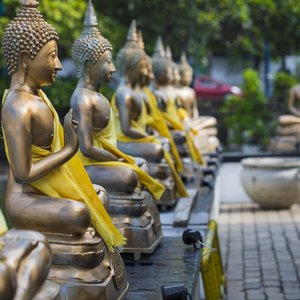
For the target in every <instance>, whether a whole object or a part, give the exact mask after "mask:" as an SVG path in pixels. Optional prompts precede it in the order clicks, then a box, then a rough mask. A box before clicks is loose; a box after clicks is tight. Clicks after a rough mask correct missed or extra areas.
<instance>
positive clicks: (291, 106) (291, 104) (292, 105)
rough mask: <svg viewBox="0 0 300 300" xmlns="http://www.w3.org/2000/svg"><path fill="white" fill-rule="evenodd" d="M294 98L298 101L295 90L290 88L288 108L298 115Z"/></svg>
mask: <svg viewBox="0 0 300 300" xmlns="http://www.w3.org/2000/svg"><path fill="white" fill-rule="evenodd" d="M299 90H300V87H299ZM296 100H298V101H300V99H298V98H297V92H296V90H295V89H293V88H292V89H291V90H290V92H289V100H288V108H289V110H290V112H291V113H292V114H294V115H295V116H297V117H300V111H299V110H298V109H297V108H296V106H295V101H296Z"/></svg>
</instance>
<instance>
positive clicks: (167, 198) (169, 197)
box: [148, 161, 177, 209]
mask: <svg viewBox="0 0 300 300" xmlns="http://www.w3.org/2000/svg"><path fill="white" fill-rule="evenodd" d="M148 165H149V173H150V175H151V176H152V177H154V178H157V179H158V180H159V182H160V183H161V184H162V185H163V186H164V187H165V188H166V190H165V192H164V194H163V195H162V197H161V199H160V200H159V201H157V202H156V204H157V205H158V206H159V207H161V208H163V209H164V208H167V207H171V208H172V207H174V205H176V203H177V199H176V195H175V182H174V179H173V176H172V172H171V169H170V167H169V165H168V164H167V163H166V162H164V161H162V162H161V163H158V164H155V163H148Z"/></svg>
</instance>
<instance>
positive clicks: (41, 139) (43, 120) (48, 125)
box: [31, 100, 54, 147]
mask: <svg viewBox="0 0 300 300" xmlns="http://www.w3.org/2000/svg"><path fill="white" fill-rule="evenodd" d="M31 111H32V121H31V132H32V143H33V144H34V145H36V146H39V147H48V146H50V145H51V143H52V139H53V135H54V119H53V114H52V112H51V110H50V108H49V107H48V105H47V104H46V103H44V102H41V101H38V100H37V101H35V103H34V106H33V108H32V110H31Z"/></svg>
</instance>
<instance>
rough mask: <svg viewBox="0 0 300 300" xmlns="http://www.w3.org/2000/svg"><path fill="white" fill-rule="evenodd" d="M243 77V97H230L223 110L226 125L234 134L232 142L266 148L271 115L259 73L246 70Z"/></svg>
mask: <svg viewBox="0 0 300 300" xmlns="http://www.w3.org/2000/svg"><path fill="white" fill-rule="evenodd" d="M243 76H244V83H243V86H242V89H243V93H244V95H243V97H238V96H230V97H229V98H228V99H227V100H226V101H225V103H224V105H223V107H222V108H221V112H222V113H223V114H224V124H225V125H226V126H227V127H228V129H230V130H231V132H232V141H231V142H233V143H235V144H238V145H242V144H247V143H248V144H257V145H262V146H265V145H267V143H268V140H269V134H270V126H271V125H270V120H271V113H270V111H269V109H268V107H267V105H266V99H265V97H264V94H263V91H262V89H261V83H260V80H259V77H258V74H257V72H255V71H254V70H252V69H246V70H245V71H244V73H243Z"/></svg>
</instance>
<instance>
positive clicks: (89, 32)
mask: <svg viewBox="0 0 300 300" xmlns="http://www.w3.org/2000/svg"><path fill="white" fill-rule="evenodd" d="M97 26H98V20H97V16H96V13H95V10H94V7H93V4H92V1H91V0H89V2H88V6H87V10H86V15H85V20H84V29H83V31H82V33H81V35H80V37H79V38H78V39H77V40H76V41H75V42H74V44H73V47H72V57H73V61H74V64H75V67H76V71H77V77H78V78H83V80H85V82H86V83H88V84H92V85H93V86H94V87H95V89H97V88H99V86H100V85H101V84H103V83H108V82H109V81H110V80H111V78H112V74H113V73H114V72H115V71H116V69H115V66H114V64H113V61H112V50H113V48H112V46H111V44H110V42H109V41H108V40H107V39H106V38H104V37H103V36H102V35H101V33H100V31H99V29H98V27H97Z"/></svg>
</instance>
